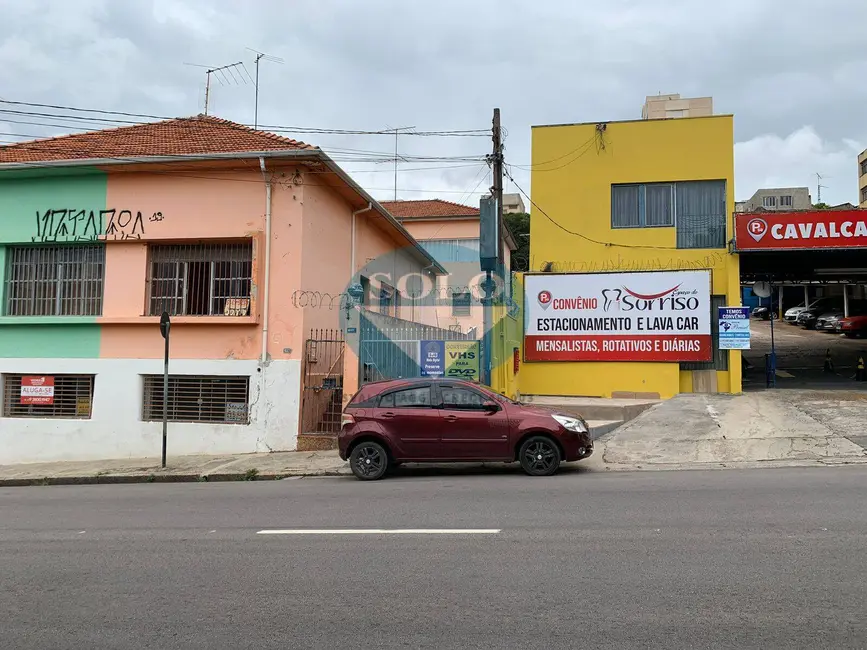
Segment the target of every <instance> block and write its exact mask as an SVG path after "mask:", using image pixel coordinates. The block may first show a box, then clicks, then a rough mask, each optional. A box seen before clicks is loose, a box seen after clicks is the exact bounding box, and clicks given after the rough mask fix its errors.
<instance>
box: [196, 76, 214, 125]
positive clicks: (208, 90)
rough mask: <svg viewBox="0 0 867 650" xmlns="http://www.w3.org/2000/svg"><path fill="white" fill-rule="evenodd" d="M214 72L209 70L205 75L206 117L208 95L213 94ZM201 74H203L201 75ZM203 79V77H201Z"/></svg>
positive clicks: (206, 112)
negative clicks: (212, 79) (212, 75)
mask: <svg viewBox="0 0 867 650" xmlns="http://www.w3.org/2000/svg"><path fill="white" fill-rule="evenodd" d="M212 72H213V70H208V73H207V75H205V79H206V80H205V115H207V114H208V95H209V94H210V93H211V73H212ZM200 74H201V73H200ZM199 78H200V79H201V77H199Z"/></svg>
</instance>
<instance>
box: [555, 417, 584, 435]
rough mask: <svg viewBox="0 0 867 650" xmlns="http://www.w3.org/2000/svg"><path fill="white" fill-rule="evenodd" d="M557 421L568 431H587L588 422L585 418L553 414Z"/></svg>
mask: <svg viewBox="0 0 867 650" xmlns="http://www.w3.org/2000/svg"><path fill="white" fill-rule="evenodd" d="M551 417H553V418H554V419H555V420H557V422H559V423H560V424H562V425H563V428H564V429H566V430H567V431H574V432H575V433H587V424H586V423H585V422H584V420H582V419H580V418H573V417H569V416H567V415H553V416H551Z"/></svg>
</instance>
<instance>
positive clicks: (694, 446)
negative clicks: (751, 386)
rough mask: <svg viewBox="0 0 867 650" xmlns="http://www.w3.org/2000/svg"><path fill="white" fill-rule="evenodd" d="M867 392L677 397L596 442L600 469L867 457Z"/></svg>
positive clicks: (842, 461) (812, 462)
mask: <svg viewBox="0 0 867 650" xmlns="http://www.w3.org/2000/svg"><path fill="white" fill-rule="evenodd" d="M865 424H867V393H864V392H860V391H813V390H776V391H757V392H749V393H744V394H742V395H680V396H678V397H676V398H674V399H671V400H668V401H666V402H662V403H660V404H658V405H656V406H654V407H653V408H651V409H650V410H648V411H646V412H645V413H643V414H642V415H640V416H638V417H637V418H635V419H634V420H632V421H631V422H628V423H626V424H625V425H624V426H622V427H620V428H619V429H617V430H616V431H614V432H612V433H610V434H608V435H606V436H604V437H602V438H601V439H600V440H599V441H598V442H597V454H596V456H597V461H596V464H597V466H598V467H599V468H600V469H601V468H602V467H604V468H605V469H675V468H677V469H683V468H693V467H695V468H710V467H717V468H720V467H754V466H774V465H778V466H811V465H837V464H849V463H863V462H867V449H865V447H867V426H865Z"/></svg>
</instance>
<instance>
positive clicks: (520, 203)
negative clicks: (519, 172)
mask: <svg viewBox="0 0 867 650" xmlns="http://www.w3.org/2000/svg"><path fill="white" fill-rule="evenodd" d="M503 212H504V213H505V214H522V213H525V212H527V207H526V206H525V205H524V199H523V198H522V197H521V195H520V194H503Z"/></svg>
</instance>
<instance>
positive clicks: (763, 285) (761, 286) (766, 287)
mask: <svg viewBox="0 0 867 650" xmlns="http://www.w3.org/2000/svg"><path fill="white" fill-rule="evenodd" d="M753 293H754V294H756V295H757V296H758V297H759V298H767V297H769V296H770V295H771V285H770V283H768V282H756V283H755V284H754V285H753Z"/></svg>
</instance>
